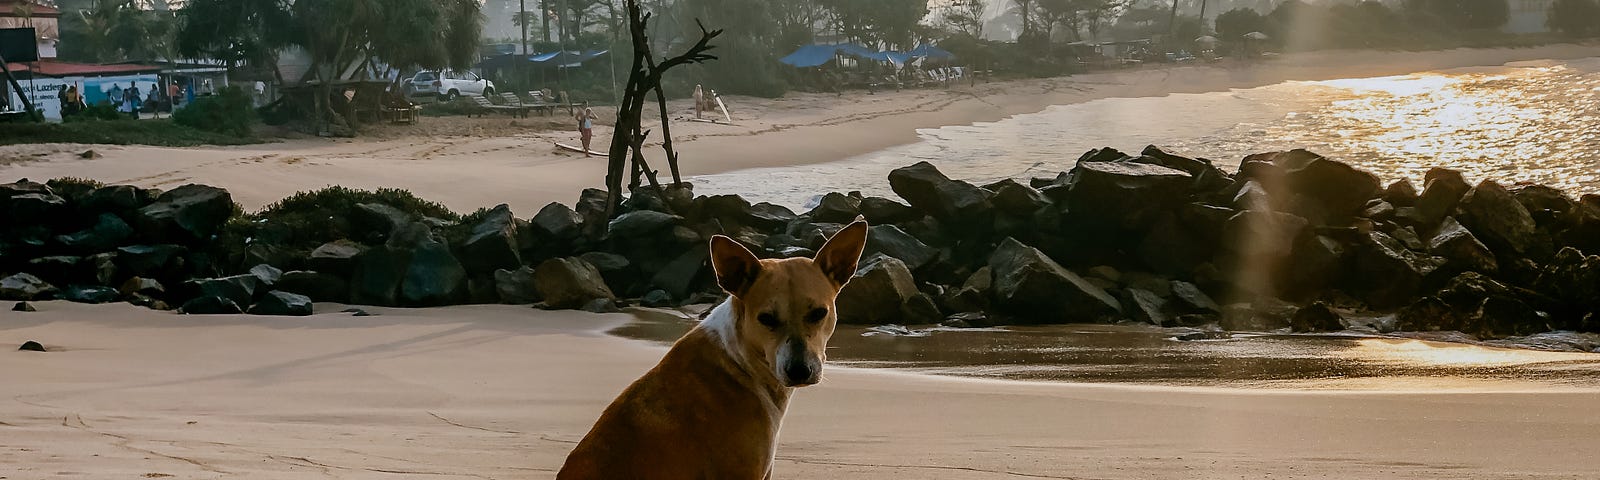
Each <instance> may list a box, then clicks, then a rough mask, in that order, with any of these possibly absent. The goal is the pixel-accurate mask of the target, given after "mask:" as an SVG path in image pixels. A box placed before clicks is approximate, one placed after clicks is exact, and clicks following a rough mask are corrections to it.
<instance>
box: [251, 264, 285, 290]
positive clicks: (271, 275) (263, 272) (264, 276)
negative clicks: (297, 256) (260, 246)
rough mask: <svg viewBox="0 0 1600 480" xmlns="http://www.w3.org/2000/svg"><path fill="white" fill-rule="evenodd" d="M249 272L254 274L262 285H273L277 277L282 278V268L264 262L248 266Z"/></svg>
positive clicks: (276, 281)
mask: <svg viewBox="0 0 1600 480" xmlns="http://www.w3.org/2000/svg"><path fill="white" fill-rule="evenodd" d="M250 274H251V275H255V276H256V279H257V280H260V281H261V286H264V287H270V286H273V285H275V284H277V283H278V279H281V278H283V270H280V269H278V267H274V266H272V265H267V264H265V263H263V264H261V265H256V266H254V267H250Z"/></svg>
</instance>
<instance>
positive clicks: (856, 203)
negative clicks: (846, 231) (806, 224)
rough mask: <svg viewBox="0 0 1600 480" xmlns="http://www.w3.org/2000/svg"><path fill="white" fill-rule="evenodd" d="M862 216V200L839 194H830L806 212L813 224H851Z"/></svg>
mask: <svg viewBox="0 0 1600 480" xmlns="http://www.w3.org/2000/svg"><path fill="white" fill-rule="evenodd" d="M860 214H861V198H860V197H852V196H849V195H845V194H842V193H839V192H830V193H828V194H826V195H823V196H822V198H819V199H818V200H817V206H816V207H813V208H812V209H811V211H809V212H806V216H808V217H811V221H813V222H821V223H850V222H853V221H855V219H856V216H857V215H860Z"/></svg>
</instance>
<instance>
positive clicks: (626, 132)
mask: <svg viewBox="0 0 1600 480" xmlns="http://www.w3.org/2000/svg"><path fill="white" fill-rule="evenodd" d="M649 22H650V14H649V13H645V12H643V10H642V9H641V8H640V7H639V1H638V0H628V31H629V33H630V34H631V35H632V37H633V66H632V68H630V69H629V70H628V83H627V86H626V87H624V88H623V93H622V104H621V105H619V106H618V107H617V122H616V128H615V130H614V132H613V133H612V135H611V149H610V150H609V151H608V152H607V162H608V163H607V167H608V168H607V169H606V218H612V217H615V216H616V214H617V209H618V207H620V206H621V205H622V183H623V179H624V177H625V176H627V175H628V174H629V173H632V181H631V182H630V183H631V184H633V185H634V186H637V185H638V183H639V182H638V178H639V176H640V175H641V174H643V175H644V176H645V177H647V178H648V179H649V180H650V185H651V187H652V188H656V189H658V190H659V189H660V184H659V183H658V182H657V181H656V175H655V172H654V171H652V170H650V166H649V164H647V163H645V160H644V149H643V145H644V138H645V135H647V132H645V131H643V129H642V125H643V116H644V102H645V98H646V96H648V95H649V94H650V91H651V90H655V91H656V95H657V99H656V100H657V103H658V104H659V105H660V106H661V127H662V130H661V131H662V134H663V136H664V138H666V140H665V143H664V144H663V148H665V149H666V151H667V163H668V165H669V166H670V167H671V169H672V178H673V182H674V183H679V182H681V181H682V179H681V178H680V177H679V176H678V158H677V153H676V152H674V151H673V150H672V140H671V135H670V134H669V133H668V127H667V124H668V118H667V112H666V99H665V97H663V96H662V92H661V76H662V75H663V74H665V73H666V72H667V70H670V69H672V67H676V66H678V65H683V64H685V63H701V62H704V61H707V60H715V59H716V58H717V57H716V56H714V55H710V54H707V53H706V52H707V51H709V50H711V49H713V48H716V47H715V46H712V45H711V40H712V39H714V38H716V37H717V36H718V35H721V34H722V30H715V31H708V30H706V28H705V25H704V24H700V21H699V20H696V21H695V24H697V25H699V26H700V41H699V42H696V43H695V44H694V46H691V47H689V49H688V50H687V51H685V52H684V53H683V54H681V55H678V56H674V57H671V58H667V59H666V60H663V61H662V62H661V63H660V64H659V65H658V64H656V62H655V59H654V56H653V55H651V53H650V42H649V37H648V35H647V33H646V32H645V27H646V26H647V25H648V24H649ZM630 154H631V155H630ZM630 157H631V161H630ZM630 164H631V165H632V170H631V172H630V170H629V165H630Z"/></svg>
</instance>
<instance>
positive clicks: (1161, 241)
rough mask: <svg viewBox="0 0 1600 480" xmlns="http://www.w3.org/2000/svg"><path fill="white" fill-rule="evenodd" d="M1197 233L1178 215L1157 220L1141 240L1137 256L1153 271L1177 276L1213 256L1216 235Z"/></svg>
mask: <svg viewBox="0 0 1600 480" xmlns="http://www.w3.org/2000/svg"><path fill="white" fill-rule="evenodd" d="M1207 237H1208V235H1204V234H1197V233H1196V232H1195V231H1194V229H1193V228H1192V227H1189V226H1187V225H1185V224H1184V223H1183V222H1182V221H1181V220H1179V219H1178V217H1176V216H1173V215H1166V216H1164V217H1163V218H1162V219H1161V220H1158V221H1156V223H1155V225H1154V226H1152V227H1151V228H1150V231H1149V232H1148V233H1146V234H1145V235H1144V238H1143V239H1141V240H1140V241H1139V243H1138V250H1137V254H1138V258H1139V261H1140V262H1142V263H1144V265H1145V266H1147V267H1149V268H1150V269H1151V270H1155V271H1157V272H1162V273H1166V274H1172V275H1178V274H1183V273H1188V272H1189V271H1190V270H1192V269H1194V267H1195V266H1196V265H1199V264H1201V263H1204V262H1206V261H1207V260H1210V259H1211V258H1212V254H1213V252H1214V249H1215V243H1216V241H1215V238H1214V236H1211V237H1212V238H1207Z"/></svg>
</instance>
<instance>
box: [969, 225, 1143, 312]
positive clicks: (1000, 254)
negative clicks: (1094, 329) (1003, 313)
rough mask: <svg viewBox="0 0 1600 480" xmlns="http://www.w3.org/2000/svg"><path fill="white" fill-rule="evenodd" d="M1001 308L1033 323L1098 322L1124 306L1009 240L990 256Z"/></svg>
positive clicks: (1097, 288) (1051, 262) (1033, 250)
mask: <svg viewBox="0 0 1600 480" xmlns="http://www.w3.org/2000/svg"><path fill="white" fill-rule="evenodd" d="M989 268H990V269H991V271H993V272H994V295H995V300H996V303H997V306H998V307H1000V308H1002V309H1005V310H1007V311H1009V312H1011V313H1013V314H1015V315H1018V316H1019V319H1021V320H1024V321H1027V322H1030V323H1071V322H1097V321H1104V320H1106V319H1108V318H1115V317H1116V316H1117V315H1118V314H1120V313H1121V310H1122V306H1121V304H1120V303H1119V302H1117V300H1116V299H1115V298H1112V297H1111V295H1110V294H1107V293H1106V292H1105V290H1103V289H1101V288H1099V287H1096V286H1094V284H1092V283H1089V282H1088V281H1086V280H1084V279H1083V277H1079V276H1078V275H1077V274H1075V273H1072V272H1070V271H1067V269H1065V268H1062V267H1061V265H1058V264H1056V262H1055V261H1054V260H1051V259H1050V257H1048V256H1046V255H1045V254H1044V253H1043V252H1040V251H1039V250H1038V249H1035V248H1033V247H1030V246H1027V245H1024V244H1022V242H1018V241H1016V240H1015V239H1011V238H1007V239H1006V240H1005V241H1003V242H1001V243H1000V245H999V247H997V248H996V249H995V251H994V254H993V255H991V256H990V257H989Z"/></svg>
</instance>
